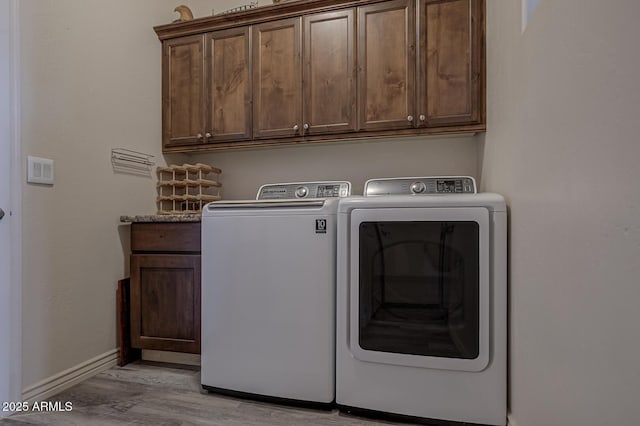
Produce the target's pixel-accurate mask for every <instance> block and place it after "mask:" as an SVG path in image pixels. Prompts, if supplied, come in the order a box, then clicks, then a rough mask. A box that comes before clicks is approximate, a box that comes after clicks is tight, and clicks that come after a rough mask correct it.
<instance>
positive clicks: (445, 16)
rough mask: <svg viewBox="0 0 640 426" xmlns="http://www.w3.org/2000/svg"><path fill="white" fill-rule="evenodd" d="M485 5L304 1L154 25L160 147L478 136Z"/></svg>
mask: <svg viewBox="0 0 640 426" xmlns="http://www.w3.org/2000/svg"><path fill="white" fill-rule="evenodd" d="M484 8H485V5H484V0H392V1H380V0H352V1H348V0H316V1H313V0H300V1H295V2H287V3H284V4H278V5H273V6H265V7H260V8H255V9H250V10H248V11H245V12H239V13H234V14H228V15H219V16H212V17H207V18H200V19H195V20H193V21H188V22H184V23H176V24H168V25H162V26H158V27H155V30H156V33H157V34H158V37H159V38H160V40H162V43H163V51H164V55H163V149H164V151H165V152H187V151H201V150H212V149H226V148H234V147H247V146H266V145H273V144H284V143H301V142H313V141H324V140H340V139H349V138H363V137H381V136H385V137H392V136H407V135H416V134H447V133H463V132H478V131H484V130H485V99H484V98H485V76H484V73H485V64H484V57H485V51H484V42H485V38H484Z"/></svg>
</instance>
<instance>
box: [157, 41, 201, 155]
mask: <svg viewBox="0 0 640 426" xmlns="http://www.w3.org/2000/svg"><path fill="white" fill-rule="evenodd" d="M203 54H204V38H203V37H202V36H201V35H196V36H189V37H180V38H176V39H171V40H167V41H165V42H164V43H163V55H162V64H163V69H162V127H163V132H162V133H163V147H164V148H172V147H181V146H184V145H193V144H197V143H199V142H200V141H201V140H202V136H203V132H204V121H205V101H204V86H205V82H204V80H205V75H204V61H203Z"/></svg>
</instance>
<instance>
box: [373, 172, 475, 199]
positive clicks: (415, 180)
mask: <svg viewBox="0 0 640 426" xmlns="http://www.w3.org/2000/svg"><path fill="white" fill-rule="evenodd" d="M476 192H477V190H476V181H475V179H474V178H472V177H471V176H426V177H408V178H389V179H370V180H368V181H367V182H366V183H365V186H364V195H365V196H367V197H369V196H374V195H434V194H475V193H476Z"/></svg>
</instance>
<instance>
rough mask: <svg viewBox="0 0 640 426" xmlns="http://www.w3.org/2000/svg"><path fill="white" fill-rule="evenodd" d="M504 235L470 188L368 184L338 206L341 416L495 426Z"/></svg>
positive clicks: (490, 199)
mask: <svg viewBox="0 0 640 426" xmlns="http://www.w3.org/2000/svg"><path fill="white" fill-rule="evenodd" d="M506 225H507V213H506V208H505V203H504V199H503V198H502V197H501V196H500V195H497V194H489V193H483V194H478V193H476V189H475V181H474V180H473V178H470V177H426V178H398V179H374V180H370V181H367V183H366V184H365V196H364V197H359V198H356V197H353V198H348V199H344V200H341V201H340V203H339V207H338V249H337V323H336V326H337V328H336V336H337V341H336V403H337V404H338V407H339V408H340V409H341V410H343V411H347V412H356V413H357V412H360V413H362V414H380V413H388V414H393V415H401V416H410V417H417V418H420V419H437V420H439V421H445V422H459V423H456V424H460V423H464V424H469V423H473V424H484V425H505V424H506V421H507V418H506V416H507V411H506V402H507V393H506V391H507V365H506V362H507V337H506V332H507V282H506V280H507V278H506V269H507V266H506V265H507V263H506V262H507V249H506V241H507V239H506V229H507V226H506Z"/></svg>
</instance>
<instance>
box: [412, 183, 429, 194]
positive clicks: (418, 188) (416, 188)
mask: <svg viewBox="0 0 640 426" xmlns="http://www.w3.org/2000/svg"><path fill="white" fill-rule="evenodd" d="M426 189H427V186H426V185H425V184H424V182H420V181H417V182H413V183H412V184H411V192H412V193H413V194H422V193H423V192H424V191H425V190H426Z"/></svg>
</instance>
